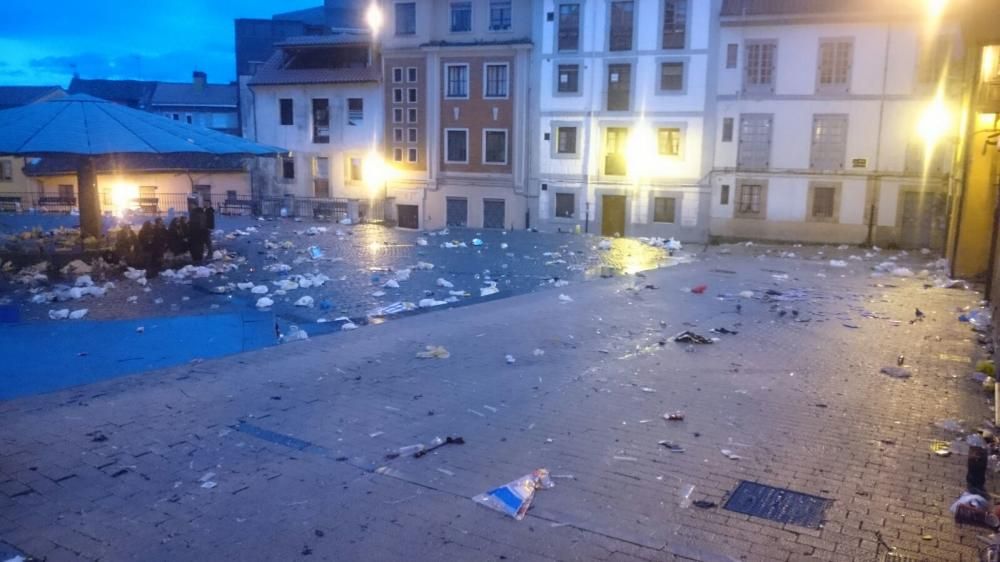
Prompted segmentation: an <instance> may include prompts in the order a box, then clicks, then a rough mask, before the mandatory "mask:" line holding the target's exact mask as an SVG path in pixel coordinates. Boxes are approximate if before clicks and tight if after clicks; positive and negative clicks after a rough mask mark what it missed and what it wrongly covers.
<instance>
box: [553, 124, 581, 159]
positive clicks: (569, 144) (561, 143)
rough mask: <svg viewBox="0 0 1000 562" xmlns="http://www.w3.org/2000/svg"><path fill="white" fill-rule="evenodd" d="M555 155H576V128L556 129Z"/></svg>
mask: <svg viewBox="0 0 1000 562" xmlns="http://www.w3.org/2000/svg"><path fill="white" fill-rule="evenodd" d="M556 153H558V154H576V127H559V128H557V129H556Z"/></svg>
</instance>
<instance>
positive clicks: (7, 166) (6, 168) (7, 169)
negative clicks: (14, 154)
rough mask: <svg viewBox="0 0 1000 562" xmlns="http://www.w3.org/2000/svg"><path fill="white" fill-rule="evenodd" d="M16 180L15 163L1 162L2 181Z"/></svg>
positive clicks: (0, 174)
mask: <svg viewBox="0 0 1000 562" xmlns="http://www.w3.org/2000/svg"><path fill="white" fill-rule="evenodd" d="M13 179H14V161H13V160H0V181H12V180H13Z"/></svg>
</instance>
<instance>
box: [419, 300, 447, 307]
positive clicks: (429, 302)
mask: <svg viewBox="0 0 1000 562" xmlns="http://www.w3.org/2000/svg"><path fill="white" fill-rule="evenodd" d="M443 304H448V302H447V301H439V300H437V299H420V301H419V302H418V303H417V306H419V307H420V308H432V307H435V306H441V305H443Z"/></svg>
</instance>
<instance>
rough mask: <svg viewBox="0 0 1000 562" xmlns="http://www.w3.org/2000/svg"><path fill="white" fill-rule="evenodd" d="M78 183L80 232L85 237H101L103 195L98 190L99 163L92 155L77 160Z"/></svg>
mask: <svg viewBox="0 0 1000 562" xmlns="http://www.w3.org/2000/svg"><path fill="white" fill-rule="evenodd" d="M76 185H77V191H78V193H79V194H78V197H79V199H80V201H79V205H80V234H81V236H82V237H83V238H87V237H89V236H94V237H96V238H100V236H101V196H100V192H99V191H98V190H97V164H96V163H95V162H94V159H93V158H92V157H84V158H80V160H79V161H78V162H77V167H76Z"/></svg>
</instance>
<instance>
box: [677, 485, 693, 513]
mask: <svg viewBox="0 0 1000 562" xmlns="http://www.w3.org/2000/svg"><path fill="white" fill-rule="evenodd" d="M693 493H694V484H685V485H684V487H683V488H681V503H680V506H681V508H682V509H687V508H689V507H691V494H693Z"/></svg>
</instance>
